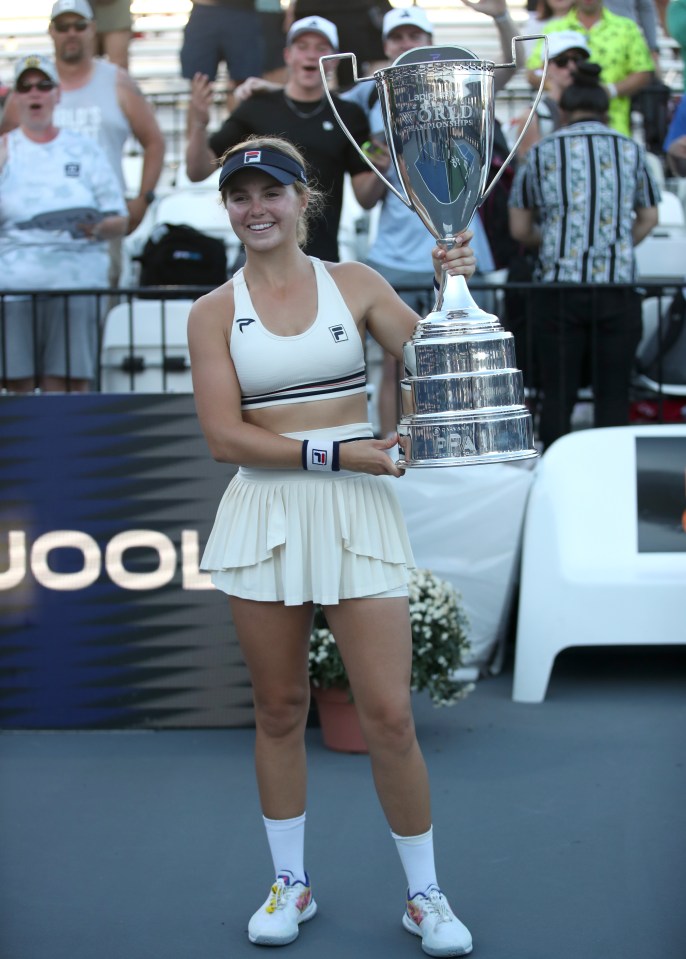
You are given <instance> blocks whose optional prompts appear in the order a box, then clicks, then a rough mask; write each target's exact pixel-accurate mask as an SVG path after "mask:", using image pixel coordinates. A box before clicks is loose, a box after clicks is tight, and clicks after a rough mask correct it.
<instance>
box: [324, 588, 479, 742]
mask: <svg viewBox="0 0 686 959" xmlns="http://www.w3.org/2000/svg"><path fill="white" fill-rule="evenodd" d="M408 588H409V599H410V623H411V626H412V679H411V688H412V690H413V691H416V692H420V691H422V690H428V693H429V696H430V697H431V700H432V702H433V704H434V705H435V706H452V705H453V704H454V703H456V702H457V701H458V700H459V699H462V698H463V697H464V696H466V695H467V693H469V692H470V690H471V689H472V688H473V685H472V684H469V683H465V682H463V681H461V680H456V679H454V678H453V674H454V673H455V671H456V670H457V669H459V668H460V667H461V666H462V665H463V656H464V653H465V651H466V650H467V648H468V646H469V640H468V639H467V632H466V630H467V627H468V620H467V617H466V615H465V613H464V610H463V609H462V606H461V604H460V595H459V593H458V591H457V590H456V589H455V588H454V586H452V585H451V584H450V583H448V582H446V581H445V580H442V579H439V578H438V577H437V576H435V575H434V574H433V573H432V572H431V571H430V570H428V569H414V570H411V572H410V581H409V586H408ZM310 682H311V684H312V692H313V695H314V697H315V699H316V700H317V706H318V710H319V718H320V722H321V725H322V733H323V735H324V742H325V743H326V745H329V746H331V748H333V749H342V750H343V751H345V752H366V746H365V744H364V740H363V739H362V737H361V733H359V732H354V734H353V739H352V740H351V744H350V745H348V746H345V745H334V734H333V733H329V731H328V730H327V727H326V719H327V715H326V713H327V709H326V705H327V704H325V703H323V701H322V699H323V697H322V696H321V691H322V690H330V691H331V693H330V694H329V696H328V697H327V698H331V697H333V698H334V700H335V701H336V709H335V712H337V713H338V714H339V715H340V714H341V713H343V712H347V713H351V712H352V713H353V714H354V707H353V706H352V696H351V695H350V690H349V684H348V677H347V675H346V672H345V666H344V665H343V661H342V659H341V657H340V654H339V652H338V647H337V646H336V643H335V641H334V638H333V635H332V633H331V631H330V629H329V627H328V624H327V622H326V618H325V616H324V613H323V611H322V610H321V608H320V607H317V608H316V611H315V618H314V625H313V627H312V635H311V637H310ZM349 704H350V705H349ZM346 706H348V709H344V707H346ZM354 721H355V722H356V714H354Z"/></svg>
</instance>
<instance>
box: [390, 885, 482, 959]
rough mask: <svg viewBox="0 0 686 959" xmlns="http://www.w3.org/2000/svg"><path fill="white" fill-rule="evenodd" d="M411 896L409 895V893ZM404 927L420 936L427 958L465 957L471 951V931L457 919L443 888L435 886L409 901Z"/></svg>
mask: <svg viewBox="0 0 686 959" xmlns="http://www.w3.org/2000/svg"><path fill="white" fill-rule="evenodd" d="M408 897H409V892H408ZM403 926H404V927H405V929H407V931H408V932H411V933H412V934H413V935H415V936H420V937H421V940H422V949H423V950H424V952H425V953H426V954H427V955H428V956H466V955H467V954H468V953H470V952H471V951H472V937H471V934H470V932H469V929H467V927H466V926H465V925H463V923H461V922H460V920H459V919H458V918H457V916H456V915H455V913H454V912H453V911H452V909H451V908H450V905H449V903H448V900H447V899H446V898H445V896H444V895H443V893H442V892H441V890H440V889H438V888H437V887H436V886H432V887H431V889H429V890H428V892H427V893H423V892H418V893H417V895H416V896H413V897H412V899H409V898H408V900H407V910H406V912H405V913H404V914H403Z"/></svg>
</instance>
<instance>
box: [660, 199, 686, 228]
mask: <svg viewBox="0 0 686 959" xmlns="http://www.w3.org/2000/svg"><path fill="white" fill-rule="evenodd" d="M657 223H658V226H684V224H685V223H686V217H685V216H684V208H683V206H682V204H681V200H680V199H679V197H678V196H677V195H676V193H670V192H669V190H663V192H662V199H661V200H660V202H659V203H658V207H657Z"/></svg>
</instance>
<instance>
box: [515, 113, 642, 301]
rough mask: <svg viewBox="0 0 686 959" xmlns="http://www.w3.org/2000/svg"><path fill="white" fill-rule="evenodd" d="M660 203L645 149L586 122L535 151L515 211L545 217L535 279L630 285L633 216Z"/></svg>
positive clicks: (525, 166)
mask: <svg viewBox="0 0 686 959" xmlns="http://www.w3.org/2000/svg"><path fill="white" fill-rule="evenodd" d="M659 199H660V191H659V188H658V186H657V184H656V183H655V180H654V179H653V177H652V174H651V173H650V170H649V169H648V167H647V165H646V159H645V152H644V150H643V147H642V146H640V145H639V144H637V143H636V142H635V141H634V140H631V139H630V138H629V137H625V136H623V135H622V134H621V133H616V132H615V131H614V130H610V129H609V128H608V127H607V126H605V124H604V123H601V122H599V121H596V120H584V121H580V122H578V123H573V124H570V125H569V126H566V127H563V129H561V130H558V131H557V132H556V133H553V134H551V135H550V136H548V137H545V138H544V139H543V140H540V141H539V142H538V143H537V144H536V145H535V146H534V147H532V149H531V150H530V151H529V153H527V155H526V157H525V159H524V162H523V163H522V165H521V166H520V167H519V169H518V170H517V173H516V175H515V179H514V182H513V184H512V190H511V193H510V206H513V207H518V208H520V209H524V210H536V211H537V214H538V217H539V219H540V227H541V246H540V249H539V254H538V255H539V265H538V271H537V274H536V279H537V280H543V281H547V282H560V283H563V282H574V283H631V282H633V280H634V276H635V261H634V246H633V239H632V224H633V215H632V214H633V211H634V210H635V209H638V208H643V207H652V206H657V204H658V202H659Z"/></svg>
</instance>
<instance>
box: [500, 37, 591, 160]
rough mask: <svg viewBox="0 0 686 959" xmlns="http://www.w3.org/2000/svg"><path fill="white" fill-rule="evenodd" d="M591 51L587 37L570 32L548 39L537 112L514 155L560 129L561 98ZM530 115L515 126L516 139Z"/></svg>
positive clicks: (520, 153) (528, 112)
mask: <svg viewBox="0 0 686 959" xmlns="http://www.w3.org/2000/svg"><path fill="white" fill-rule="evenodd" d="M590 55H591V51H590V49H589V46H588V43H587V42H586V37H585V36H584V35H583V34H582V33H576V32H574V31H573V30H560V32H559V33H551V34H550V36H549V37H548V70H547V73H546V77H545V87H544V93H543V96H542V97H541V99H540V100H539V103H538V106H537V107H536V112H535V113H534V116H533V119H532V121H531V123H530V125H529V129H528V130H527V131H526V133H525V134H524V138H523V140H522V142H521V143H520V144H519V148H518V150H517V155H518V156H519V157H523V156H524V155H525V154H526V153H527V152H528V151H529V150H530V149H531V147H532V146H533V145H534V143H538V141H539V140H540V139H541V138H542V137H545V136H548V134H550V133H554V132H555V130H559V129H560V127H561V126H562V115H561V114H560V97H561V96H562V91H563V90H565V89H566V88H567V87H568V86H569V84H570V83H571V82H572V80H573V79H574V74H575V72H576V67H577V64H578V63H580V62H581V61H582V60H588V59H589V58H590ZM529 114H530V111H529V110H527V112H526V113H525V114H523V115H522V116H521V117H520V118H519V120H518V121H517V124H516V134H515V135H516V136H519V135H520V133H521V132H522V130H523V128H524V126H525V124H526V121H527V120H528V118H529Z"/></svg>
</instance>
